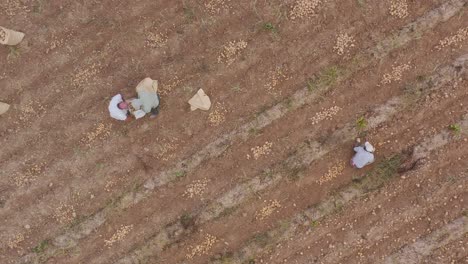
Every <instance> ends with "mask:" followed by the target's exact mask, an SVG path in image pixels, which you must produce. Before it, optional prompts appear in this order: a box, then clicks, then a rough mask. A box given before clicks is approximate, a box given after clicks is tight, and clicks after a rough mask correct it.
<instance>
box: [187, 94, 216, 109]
mask: <svg viewBox="0 0 468 264" xmlns="http://www.w3.org/2000/svg"><path fill="white" fill-rule="evenodd" d="M188 103H189V104H190V110H192V111H195V110H197V109H201V110H205V111H208V110H210V107H211V101H210V97H208V95H206V94H205V92H204V91H203V89H199V90H198V92H197V94H195V95H194V96H193V97H192V98H191V99H190V100H189V101H188Z"/></svg>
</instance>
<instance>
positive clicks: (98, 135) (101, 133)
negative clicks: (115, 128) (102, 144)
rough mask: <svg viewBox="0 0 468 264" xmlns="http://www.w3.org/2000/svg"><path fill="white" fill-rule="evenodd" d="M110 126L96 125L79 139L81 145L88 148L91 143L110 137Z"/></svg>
mask: <svg viewBox="0 0 468 264" xmlns="http://www.w3.org/2000/svg"><path fill="white" fill-rule="evenodd" d="M111 128H112V124H108V125H105V124H102V123H101V124H98V125H97V126H96V129H95V130H93V131H91V132H88V133H86V135H85V136H84V137H83V138H82V139H81V143H83V144H85V145H86V146H88V147H91V145H92V143H93V142H94V141H95V140H96V139H104V138H106V137H107V136H109V135H110V131H111Z"/></svg>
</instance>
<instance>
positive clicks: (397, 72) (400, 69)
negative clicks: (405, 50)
mask: <svg viewBox="0 0 468 264" xmlns="http://www.w3.org/2000/svg"><path fill="white" fill-rule="evenodd" d="M410 68H411V67H410V64H409V63H406V64H402V65H399V66H393V68H392V72H391V73H386V74H384V76H383V79H382V81H381V83H382V84H389V83H392V82H397V81H401V78H402V77H403V73H404V72H405V71H408V70H409V69H410Z"/></svg>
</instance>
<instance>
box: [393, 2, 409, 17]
mask: <svg viewBox="0 0 468 264" xmlns="http://www.w3.org/2000/svg"><path fill="white" fill-rule="evenodd" d="M390 15H392V16H395V17H398V18H405V17H407V16H408V3H407V1H406V0H392V2H391V3H390Z"/></svg>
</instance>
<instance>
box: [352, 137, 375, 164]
mask: <svg viewBox="0 0 468 264" xmlns="http://www.w3.org/2000/svg"><path fill="white" fill-rule="evenodd" d="M359 143H360V140H359V139H358V140H357V142H356V145H355V147H354V152H356V154H354V157H353V158H352V159H351V165H352V166H353V167H356V168H358V169H361V168H363V167H364V166H366V165H369V164H371V163H372V162H374V150H375V149H374V147H373V146H372V145H371V144H370V143H369V142H367V141H366V143H364V145H359Z"/></svg>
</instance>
